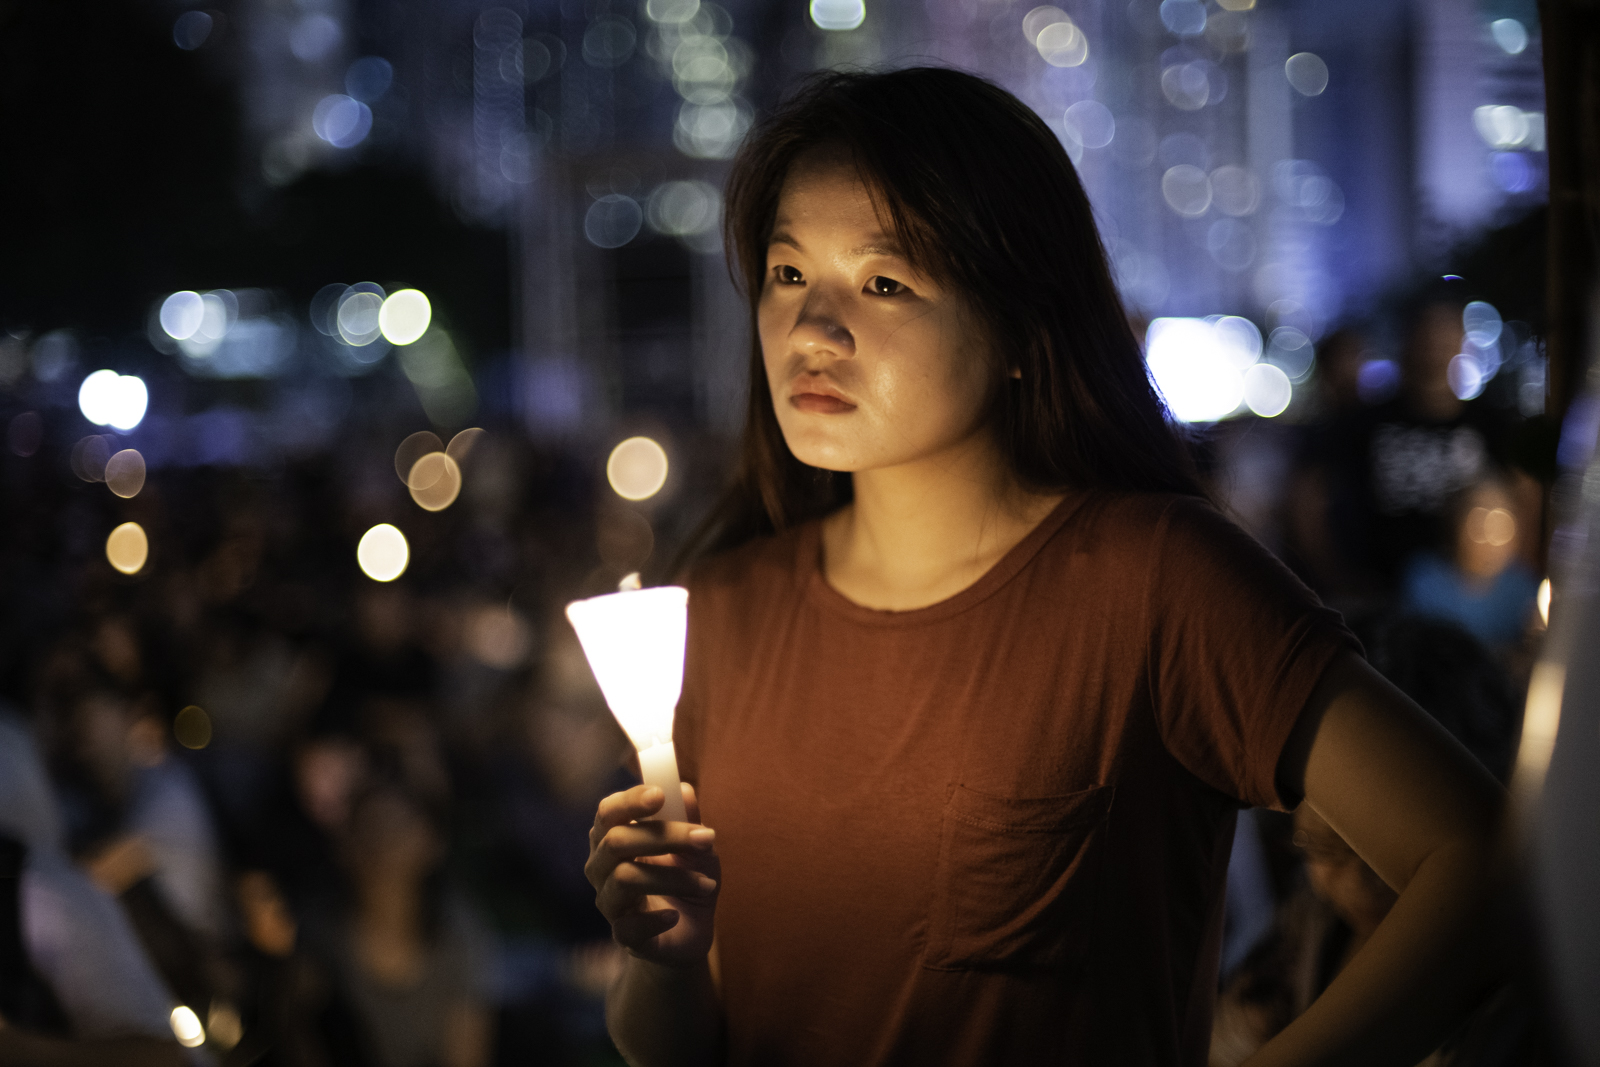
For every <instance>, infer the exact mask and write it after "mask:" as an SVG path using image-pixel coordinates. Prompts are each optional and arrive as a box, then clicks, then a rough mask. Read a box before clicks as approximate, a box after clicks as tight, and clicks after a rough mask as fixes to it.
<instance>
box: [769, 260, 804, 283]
mask: <svg viewBox="0 0 1600 1067" xmlns="http://www.w3.org/2000/svg"><path fill="white" fill-rule="evenodd" d="M773 275H774V276H775V277H776V278H777V279H778V282H779V283H780V284H782V285H799V284H800V283H801V282H803V281H805V280H806V279H805V276H804V275H803V274H801V273H800V272H799V271H798V270H797V269H795V268H794V267H790V266H787V265H785V266H781V267H775V268H774V269H773Z"/></svg>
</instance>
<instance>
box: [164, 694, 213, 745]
mask: <svg viewBox="0 0 1600 1067" xmlns="http://www.w3.org/2000/svg"><path fill="white" fill-rule="evenodd" d="M172 736H173V737H175V738H177V740H178V744H180V745H182V746H183V747H184V748H192V749H201V748H205V747H206V746H207V745H209V744H210V743H211V716H209V715H207V714H206V709H204V708H202V707H199V706H198V705H195V704H190V705H189V706H188V707H186V708H184V709H183V710H182V711H180V712H178V715H177V717H176V718H174V719H173V720H172Z"/></svg>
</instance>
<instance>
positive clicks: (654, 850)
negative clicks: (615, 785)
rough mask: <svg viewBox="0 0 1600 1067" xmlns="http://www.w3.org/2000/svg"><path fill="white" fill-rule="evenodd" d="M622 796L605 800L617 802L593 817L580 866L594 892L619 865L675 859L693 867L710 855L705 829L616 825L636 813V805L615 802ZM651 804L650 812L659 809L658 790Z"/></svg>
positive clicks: (710, 834)
mask: <svg viewBox="0 0 1600 1067" xmlns="http://www.w3.org/2000/svg"><path fill="white" fill-rule="evenodd" d="M628 792H629V793H631V792H633V790H629V791H628ZM626 796H627V794H625V793H617V794H613V795H612V796H611V797H607V798H606V801H613V800H617V801H618V802H617V803H616V804H613V805H611V807H610V808H609V810H606V803H605V802H602V805H601V806H602V812H601V814H600V815H597V816H596V818H595V825H594V829H592V830H591V831H590V832H589V861H588V863H586V864H585V865H584V874H585V876H586V877H587V878H588V879H589V884H590V885H593V886H594V887H595V888H596V889H599V888H600V887H601V886H602V885H604V884H605V881H606V879H607V878H608V877H610V875H611V872H612V871H613V870H615V869H616V867H617V865H618V864H619V863H626V862H628V861H630V860H636V859H640V858H643V857H646V856H664V855H677V856H681V857H683V859H684V861H685V862H687V863H688V864H689V865H691V866H693V865H696V864H695V860H696V858H697V857H705V856H710V855H713V854H714V853H713V848H714V844H715V841H716V834H715V833H714V832H712V831H711V830H709V829H707V828H706V827H703V826H696V825H695V824H693V823H685V822H665V823H664V822H656V821H654V820H650V821H646V822H642V823H636V822H618V821H617V820H618V819H621V818H622V816H623V815H625V814H627V813H628V812H630V811H636V810H639V804H638V803H637V802H634V803H629V802H627V801H624V800H619V799H618V798H623V797H626ZM653 800H654V803H653V805H652V806H651V810H656V809H659V808H660V806H661V791H660V790H659V789H657V790H655V796H654V798H653Z"/></svg>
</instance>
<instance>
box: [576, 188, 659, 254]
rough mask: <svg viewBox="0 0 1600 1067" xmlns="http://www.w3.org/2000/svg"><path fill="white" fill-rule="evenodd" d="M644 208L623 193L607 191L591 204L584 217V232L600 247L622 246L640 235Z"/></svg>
mask: <svg viewBox="0 0 1600 1067" xmlns="http://www.w3.org/2000/svg"><path fill="white" fill-rule="evenodd" d="M643 222H644V211H643V210H642V209H641V208H640V207H639V202H638V201H637V200H635V199H633V197H631V196H623V195H622V194H621V193H608V194H606V195H605V196H602V197H600V199H598V200H596V201H595V202H594V203H592V204H590V205H589V210H588V213H587V214H585V215H584V217H583V235H584V236H585V237H587V238H589V241H590V243H591V244H595V245H598V246H599V247H601V248H621V247H622V246H623V245H625V244H627V243H628V242H629V241H631V240H633V239H634V238H635V237H637V236H638V234H639V226H640V224H641V223H643Z"/></svg>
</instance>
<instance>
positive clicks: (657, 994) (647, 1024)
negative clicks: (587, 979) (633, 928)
mask: <svg viewBox="0 0 1600 1067" xmlns="http://www.w3.org/2000/svg"><path fill="white" fill-rule="evenodd" d="M716 953H717V949H716V945H714V944H713V945H712V946H711V952H710V954H709V955H708V956H707V958H706V959H704V960H701V961H700V962H699V963H698V964H694V965H691V966H689V967H684V968H680V967H668V966H665V965H663V964H659V963H652V962H651V961H649V960H644V959H640V958H639V957H637V956H632V955H630V956H629V957H628V962H627V964H626V966H624V967H623V970H622V974H621V975H620V976H619V977H618V979H617V984H616V985H614V986H613V987H612V988H611V995H610V996H608V997H607V998H606V1028H607V1029H608V1030H609V1031H610V1032H611V1039H612V1040H613V1041H614V1042H616V1045H617V1051H619V1052H621V1053H622V1058H623V1059H625V1060H627V1061H628V1063H629V1064H631V1065H633V1067H668V1065H677V1064H684V1065H690V1064H692V1065H694V1067H702V1065H704V1064H708V1063H713V1062H715V1060H716V1057H717V1054H718V1051H719V1049H720V1048H721V1045H722V1007H721V1002H720V1001H719V999H718V997H717V989H716V982H715V979H714V974H715V967H716Z"/></svg>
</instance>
